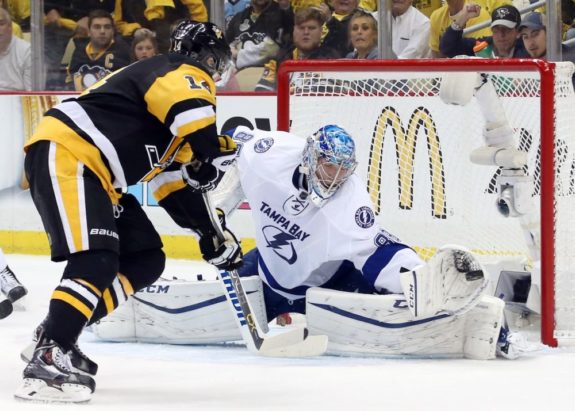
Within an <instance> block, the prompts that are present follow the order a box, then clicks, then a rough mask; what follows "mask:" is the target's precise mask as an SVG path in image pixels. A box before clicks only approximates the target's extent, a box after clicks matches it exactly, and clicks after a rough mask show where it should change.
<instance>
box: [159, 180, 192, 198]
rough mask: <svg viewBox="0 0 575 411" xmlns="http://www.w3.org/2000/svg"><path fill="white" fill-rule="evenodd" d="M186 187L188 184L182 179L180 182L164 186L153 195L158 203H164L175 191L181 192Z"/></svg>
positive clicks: (172, 182)
mask: <svg viewBox="0 0 575 411" xmlns="http://www.w3.org/2000/svg"><path fill="white" fill-rule="evenodd" d="M186 185H187V184H186V183H185V182H184V180H182V179H180V180H179V181H171V182H169V183H166V184H162V185H161V186H160V187H158V188H157V189H156V190H154V192H153V193H152V194H153V196H154V199H155V200H156V201H162V200H163V199H164V198H166V197H167V196H169V195H170V194H172V193H173V192H174V191H178V190H181V189H182V188H184V187H185V186H186Z"/></svg>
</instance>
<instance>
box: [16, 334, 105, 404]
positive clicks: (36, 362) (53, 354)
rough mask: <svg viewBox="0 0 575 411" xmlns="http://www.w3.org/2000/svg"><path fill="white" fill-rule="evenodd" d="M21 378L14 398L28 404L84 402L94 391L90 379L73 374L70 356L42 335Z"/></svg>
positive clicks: (92, 380)
mask: <svg viewBox="0 0 575 411" xmlns="http://www.w3.org/2000/svg"><path fill="white" fill-rule="evenodd" d="M23 377H24V381H23V383H22V385H21V386H20V387H19V388H18V389H17V391H16V393H15V394H14V396H15V397H16V398H20V399H23V400H29V401H40V402H74V403H78V402H86V401H89V400H90V398H91V397H92V393H93V392H94V390H95V388H96V382H95V381H94V379H93V378H92V377H89V376H86V375H81V374H78V373H75V372H73V367H72V363H71V361H70V356H69V355H68V354H67V353H66V352H64V350H63V349H62V347H60V346H59V345H58V344H57V343H56V342H55V341H53V340H50V339H49V338H48V337H46V336H45V335H41V336H40V340H39V341H38V345H37V346H36V349H35V351H34V355H33V356H32V360H31V361H30V362H29V363H28V365H27V366H26V368H25V369H24V373H23Z"/></svg>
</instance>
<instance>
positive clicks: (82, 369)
mask: <svg viewBox="0 0 575 411" xmlns="http://www.w3.org/2000/svg"><path fill="white" fill-rule="evenodd" d="M43 333H44V322H42V323H41V324H40V325H39V326H38V327H36V329H35V330H34V334H33V335H32V342H31V343H30V344H28V346H27V347H26V348H24V350H23V351H22V352H21V353H20V358H21V359H22V360H23V361H24V362H30V361H31V360H32V356H33V355H34V350H35V348H36V345H37V344H38V340H39V339H40V338H41V336H42V334H43ZM67 354H68V355H69V357H70V362H71V364H72V369H73V371H74V372H77V373H79V374H83V375H88V376H90V375H91V376H94V375H96V373H97V372H98V364H96V363H95V362H94V361H92V360H91V359H90V358H89V357H88V356H87V355H86V354H84V353H83V352H82V350H80V347H79V346H78V344H74V345H73V346H72V349H71V350H70V351H68V352H67Z"/></svg>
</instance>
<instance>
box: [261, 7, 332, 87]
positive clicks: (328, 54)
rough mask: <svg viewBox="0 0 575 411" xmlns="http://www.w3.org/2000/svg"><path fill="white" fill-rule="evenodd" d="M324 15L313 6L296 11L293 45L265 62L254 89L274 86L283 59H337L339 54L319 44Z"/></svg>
mask: <svg viewBox="0 0 575 411" xmlns="http://www.w3.org/2000/svg"><path fill="white" fill-rule="evenodd" d="M324 23H325V16H324V14H323V13H322V12H320V11H319V10H318V9H317V8H315V7H310V8H305V9H301V10H299V11H297V12H296V13H295V17H294V27H293V47H292V48H290V49H289V50H287V51H285V52H283V53H281V54H280V56H279V57H278V59H272V60H270V61H269V62H268V63H266V65H265V68H264V72H263V75H262V78H261V79H260V81H259V82H258V84H257V85H256V91H272V90H275V88H276V74H277V67H278V66H279V64H280V63H281V62H282V61H284V60H313V59H337V58H339V54H338V53H337V52H336V51H335V50H333V49H330V48H328V47H325V45H322V44H321V33H322V26H323V24H324Z"/></svg>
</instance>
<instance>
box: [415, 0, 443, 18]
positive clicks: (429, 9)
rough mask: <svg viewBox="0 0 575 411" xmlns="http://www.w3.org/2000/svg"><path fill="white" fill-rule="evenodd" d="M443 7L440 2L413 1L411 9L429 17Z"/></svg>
mask: <svg viewBox="0 0 575 411" xmlns="http://www.w3.org/2000/svg"><path fill="white" fill-rule="evenodd" d="M442 5H443V2H442V1H441V0H413V7H415V8H416V9H417V10H419V11H420V12H421V13H422V14H424V15H425V16H427V18H430V17H431V14H432V13H433V12H434V11H435V10H437V9H438V8H440V7H441V6H442Z"/></svg>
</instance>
